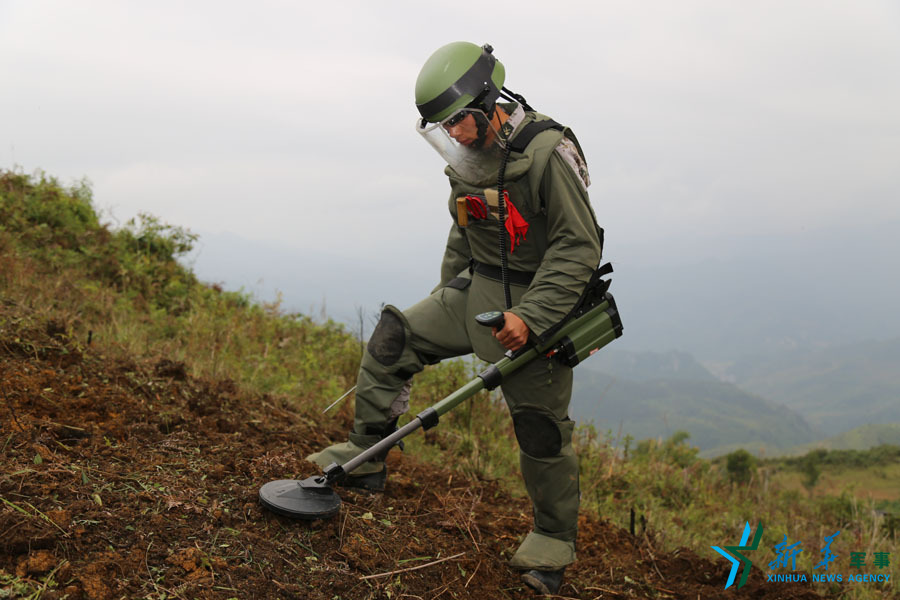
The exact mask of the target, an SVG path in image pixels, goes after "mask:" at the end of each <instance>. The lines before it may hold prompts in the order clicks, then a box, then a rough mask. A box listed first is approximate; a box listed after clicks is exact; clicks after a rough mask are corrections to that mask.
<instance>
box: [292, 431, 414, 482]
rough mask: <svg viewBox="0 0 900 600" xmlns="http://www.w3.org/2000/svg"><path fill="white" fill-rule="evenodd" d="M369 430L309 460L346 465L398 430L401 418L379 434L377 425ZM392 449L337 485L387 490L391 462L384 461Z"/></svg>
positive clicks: (322, 463)
mask: <svg viewBox="0 0 900 600" xmlns="http://www.w3.org/2000/svg"><path fill="white" fill-rule="evenodd" d="M366 431H367V434H366V435H360V434H358V433H355V432H351V433H350V440H349V441H347V442H344V443H342V444H334V445H332V446H329V447H328V448H325V449H324V450H322V451H321V452H316V453H314V454H310V455H309V456H308V457H307V458H306V460H308V461H310V462H314V463H316V464H317V465H319V466H320V467H322V468H323V469H326V468H327V467H329V466H331V464H332V463H337V464H339V465H342V464H344V463H346V462H347V461H349V460H351V459H353V458H356V457H357V456H358V455H359V454H361V453H362V452H364V451H365V450H368V449H369V448H371V447H372V446H374V445H375V444H377V443H378V442H380V441H381V440H383V439H384V438H386V437H387V436H389V435H391V434H392V433H394V432H395V431H397V418H394V419H392V420H391V421H390V422H389V423H388V424H387V425H386V426H385V427H384V429H382V430H381V431H380V432H379V433H375V432H376V431H378V429H377V428H368V429H367V430H366ZM397 445H398V446H399V447H400V449H401V450H402V449H403V442H399V443H398V444H397ZM390 451H391V448H388V449H387V450H385V451H384V452H382V453H381V454H380V455H376V456H375V457H374V458H373V459H371V460H368V461H366V462H364V463H363V464H361V465H360V466H359V467H357V468H356V469H355V470H354V471H353V472H352V473H349V474H347V475H346V476H345V477H344V478H343V479H341V480H340V481H338V482H337V484H338V485H341V486H343V487H349V488H358V489H363V490H368V491H372V492H383V491H384V485H385V482H386V481H387V465H385V464H384V460H385V458H387V454H388V452H390Z"/></svg>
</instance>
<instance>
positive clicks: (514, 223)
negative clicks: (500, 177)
mask: <svg viewBox="0 0 900 600" xmlns="http://www.w3.org/2000/svg"><path fill="white" fill-rule="evenodd" d="M503 198H505V199H506V212H507V213H509V216H508V217H507V218H506V231H507V233H509V252H510V254H512V253H513V252H515V250H516V244H520V243H522V242H524V241H525V235H526V234H527V233H528V221H526V220H525V219H523V218H522V215H520V214H519V211H518V210H516V207H515V205H514V204H513V203H512V202H510V201H509V192H507V191H506V190H503ZM520 238H521V239H520Z"/></svg>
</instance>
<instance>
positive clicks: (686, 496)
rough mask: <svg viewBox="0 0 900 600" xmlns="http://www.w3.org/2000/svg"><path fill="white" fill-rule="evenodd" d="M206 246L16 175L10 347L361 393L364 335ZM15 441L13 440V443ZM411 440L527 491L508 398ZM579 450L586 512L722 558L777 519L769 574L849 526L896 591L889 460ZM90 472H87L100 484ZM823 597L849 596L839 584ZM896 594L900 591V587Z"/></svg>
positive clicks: (441, 375)
mask: <svg viewBox="0 0 900 600" xmlns="http://www.w3.org/2000/svg"><path fill="white" fill-rule="evenodd" d="M195 240H196V236H194V235H193V234H191V233H190V232H188V231H186V230H183V229H181V228H178V227H173V226H170V225H166V224H164V223H161V222H160V221H158V220H157V219H155V218H154V217H152V216H149V215H142V216H140V217H139V218H137V219H135V220H134V221H132V222H130V223H128V224H127V225H126V226H125V227H123V228H121V229H118V230H113V229H110V227H109V226H108V225H105V224H103V223H101V222H100V220H99V218H98V217H97V214H96V212H95V211H94V209H93V205H92V200H91V195H90V188H89V186H87V185H86V184H85V183H84V182H81V183H77V184H76V185H74V186H70V187H64V186H62V185H60V184H59V182H57V181H56V180H54V179H53V178H50V177H47V176H45V175H43V174H41V173H38V174H36V175H25V174H23V173H19V172H9V171H7V172H2V171H0V300H2V304H0V331H2V334H3V339H4V340H7V342H6V343H7V344H12V346H15V345H17V344H19V345H20V346H21V347H17V349H18V351H20V352H25V353H31V354H40V353H42V352H47V351H49V349H47V348H41V347H34V346H28V345H26V344H25V343H23V342H20V338H21V339H25V338H26V336H24V335H20V334H21V333H23V332H26V331H28V330H35V329H40V330H44V331H46V332H47V333H49V334H51V335H53V336H55V337H59V338H61V339H65V340H66V344H65V347H66V348H67V351H70V352H84V351H86V349H87V348H88V347H90V348H91V351H92V352H95V353H101V354H104V355H107V356H109V357H111V358H113V359H117V360H120V361H121V362H122V363H123V365H126V367H127V364H128V363H129V361H133V360H134V357H144V358H145V359H147V360H150V361H156V362H157V363H158V366H159V368H163V369H170V370H172V371H173V372H176V373H177V372H178V371H179V370H183V371H184V372H185V373H187V374H190V375H193V376H195V377H199V378H222V377H226V378H229V379H231V380H233V381H234V383H235V385H236V386H237V387H238V388H240V389H241V390H243V391H247V392H250V393H252V394H258V395H262V396H265V395H271V396H273V397H277V398H278V399H286V400H289V401H290V402H291V405H292V407H293V409H294V410H295V411H296V413H297V414H298V415H299V416H300V418H303V419H307V420H308V422H309V423H310V424H311V426H315V424H316V423H318V422H319V421H317V420H316V419H319V418H320V417H319V415H318V413H319V412H320V411H321V410H322V409H323V408H324V407H325V406H326V405H327V404H328V403H329V402H330V401H331V400H332V399H334V398H337V397H338V396H339V395H340V394H341V393H342V392H343V391H344V390H346V389H348V388H350V387H352V385H353V384H354V382H355V379H356V372H357V369H358V365H359V358H360V340H358V339H355V338H354V337H353V336H352V335H351V334H350V333H349V332H348V331H347V330H346V328H345V327H344V326H343V325H341V324H339V323H335V322H333V321H331V320H328V319H320V320H314V319H312V318H310V317H308V316H305V315H301V314H293V313H285V312H284V311H283V310H282V308H281V306H280V303H279V302H275V303H260V302H256V301H254V300H253V299H252V298H251V297H249V296H248V295H247V294H244V293H241V292H228V291H224V290H222V289H221V288H219V287H218V286H215V285H205V284H203V283H201V282H199V281H198V280H197V279H196V277H195V276H194V274H193V273H192V272H191V271H190V270H189V269H187V268H185V267H184V266H182V265H181V264H180V263H179V262H178V258H179V257H180V256H182V255H183V254H185V253H186V252H187V251H189V250H190V248H191V246H192V244H193V242H194V241H195ZM13 349H16V348H13ZM480 370H481V367H480V365H478V364H476V363H474V362H472V361H466V360H456V361H447V362H445V363H442V364H441V365H439V366H437V367H430V368H428V369H426V371H425V372H424V373H422V374H420V375H419V376H417V378H416V380H415V384H414V388H413V394H412V407H411V410H410V414H416V413H417V412H419V411H420V410H421V409H423V408H425V407H426V406H429V405H431V404H433V403H435V402H437V401H438V400H440V399H442V398H443V397H445V396H446V395H447V394H449V393H450V392H451V391H453V390H455V389H457V388H458V387H460V386H461V385H462V384H463V383H465V382H467V381H469V380H470V379H471V378H472V377H474V376H475V375H476V374H477V372H478V371H480ZM137 384H140V382H136V385H137ZM151 391H152V390H151ZM334 412H335V413H337V416H336V417H332V418H337V419H339V420H341V421H342V422H343V423H346V424H347V425H348V427H349V423H350V422H351V418H352V405H351V403H350V402H345V403H343V404H342V405H341V406H340V407H339V408H337V409H335V410H334ZM11 437H12V436H11V435H10V436H9V437H5V436H4V438H3V441H2V445H3V446H4V447H5V446H7V445H8V444H9V443H10V439H11ZM407 444H408V450H407V451H408V452H410V453H413V454H416V455H418V456H421V457H422V458H423V459H425V460H430V461H434V462H436V463H440V464H444V465H446V464H447V463H448V461H447V457H448V456H452V457H453V458H454V460H453V461H452V463H453V466H454V468H455V469H456V470H457V471H458V472H459V473H460V474H461V476H462V477H468V478H479V479H492V480H501V481H502V482H503V483H504V484H505V485H506V487H507V488H509V489H510V490H512V491H513V493H518V494H524V487H523V485H522V483H521V479H520V475H519V466H518V448H517V444H516V441H515V435H514V432H513V429H512V425H511V420H510V418H509V415H508V411H507V409H506V406H505V403H504V402H503V400H502V398H501V397H500V396H499V394H498V393H488V392H482V393H480V394H478V395H477V396H475V397H474V398H472V399H470V400H468V401H466V402H465V403H463V404H462V405H460V406H459V407H458V408H457V409H455V410H454V411H453V412H451V413H449V414H448V415H445V416H444V417H443V418H442V419H441V427H439V428H437V429H435V430H432V431H429V432H427V433H426V434H424V435H422V434H417V435H415V436H411V438H408V440H407ZM575 445H576V449H577V451H578V454H579V465H580V471H581V486H582V505H583V508H584V510H586V511H591V512H594V513H596V514H597V515H599V516H602V517H604V518H608V519H610V520H612V521H614V522H616V523H618V524H619V525H621V526H622V527H625V528H628V527H629V521H630V514H631V511H632V510H634V511H635V513H636V514H637V515H638V522H639V523H641V522H643V523H645V524H646V525H645V526H640V529H645V530H646V534H647V536H648V539H649V540H651V541H652V544H653V546H654V547H656V548H660V549H663V550H670V551H671V550H675V549H677V548H679V547H687V548H690V549H692V550H694V551H696V552H697V553H699V554H701V555H704V556H706V557H708V558H710V559H711V560H720V559H721V558H720V557H719V556H718V555H717V554H715V553H714V552H713V551H712V550H711V549H710V546H711V545H725V544H733V543H736V541H737V538H738V537H739V533H740V530H741V529H742V527H743V524H744V522H746V521H749V522H750V523H751V526H754V525H755V524H756V522H758V521H762V522H763V523H765V530H766V534H765V537H764V543H765V544H768V547H767V548H765V550H762V549H760V551H759V553H758V555H756V556H754V564H755V565H758V566H763V568H764V565H765V564H766V563H768V561H770V560H773V559H774V556H775V553H774V551H773V549H772V547H771V546H772V545H774V543H775V542H776V541H780V540H781V538H782V536H784V535H787V536H788V538H789V540H790V541H791V542H793V541H797V540H801V541H802V547H803V548H804V549H805V550H806V551H805V552H803V553H802V554H801V555H800V556H799V559H798V570H800V571H803V572H806V573H811V572H812V567H813V566H814V561H815V560H817V558H818V557H819V552H818V550H819V548H821V546H822V540H823V538H824V536H826V535H830V534H831V533H833V532H834V531H837V530H840V531H841V532H842V533H841V536H840V537H839V538H838V539H837V540H836V542H835V545H834V547H835V549H836V551H837V549H838V548H840V552H838V554H842V555H843V556H844V557H846V556H847V554H848V553H849V552H850V551H865V552H867V553H868V556H870V557H871V556H872V553H874V552H890V553H891V557H892V560H891V565H890V567H889V568H888V569H885V570H884V571H886V572H887V571H889V572H890V573H891V575H892V577H891V579H892V580H894V581H895V580H896V579H897V577H898V576H900V570H898V566H897V565H898V564H900V552H898V549H900V544H898V531H897V530H898V529H900V527H898V526H897V524H896V523H894V525H893V526H892V525H891V523H892V521H891V518H890V517H888V516H885V515H882V514H880V513H879V512H878V511H877V510H876V509H878V508H880V509H882V510H885V509H890V510H895V511H898V512H900V497H898V496H900V494H898V492H897V490H896V485H894V488H893V489H894V494H893V495H892V494H891V493H890V491H891V483H892V482H893V483H895V482H896V481H897V479H898V475H900V466H898V464H897V456H898V455H894V454H891V451H890V450H882V451H880V452H881V454H878V455H877V456H876V455H875V454H872V455H866V456H861V455H853V454H841V455H837V454H831V453H825V454H821V453H819V454H813V455H812V458H810V459H807V460H806V462H805V463H804V462H803V461H802V460H801V459H797V461H798V462H789V460H783V461H780V462H775V461H764V462H762V463H760V464H756V463H755V462H753V461H747V462H744V463H740V462H739V461H735V462H734V464H744V465H745V466H744V467H743V468H745V469H746V471H745V472H744V475H746V477H736V476H735V471H734V469H736V468H737V467H734V466H732V470H731V471H729V469H728V465H727V459H726V458H725V457H723V458H722V459H718V460H716V461H708V460H704V459H701V458H700V457H698V455H697V449H696V448H693V447H691V446H690V444H689V437H688V436H687V434H684V433H677V434H676V435H674V436H672V437H671V438H669V439H668V440H644V441H640V442H638V443H635V440H633V439H631V438H630V437H628V436H624V437H623V436H621V435H615V434H613V432H598V431H596V430H595V429H593V428H591V427H582V428H580V429H579V430H578V432H577V434H576V439H575ZM876 458H877V461H876V462H875V463H873V461H874V460H875V459H876ZM790 460H794V459H790ZM879 461H880V462H879ZM810 465H812V466H810ZM816 472H818V475H816V478H815V481H812V482H811V485H806V486H804V485H803V484H802V481H803V480H804V477H812V475H813V474H815V473H816ZM89 479H90V474H89V473H87V472H83V473H82V482H83V484H85V485H87V484H88V482H89ZM131 481H132V482H133V483H134V485H135V486H138V487H140V488H142V489H147V487H146V486H148V485H150V486H155V485H157V484H154V483H153V482H151V481H150V480H149V479H140V478H139V476H138V474H135V475H134V476H133V478H132V479H131ZM798 482H800V483H798ZM154 489H155V488H154ZM98 493H99V492H98ZM876 500H877V501H880V502H881V503H880V504H876ZM4 502H6V503H10V502H9V501H7V500H5V499H4ZM15 508H16V509H18V510H21V511H25V512H27V511H26V510H25V509H23V508H21V507H19V506H15ZM28 514H29V515H30V516H31V517H33V518H40V517H39V516H38V515H35V514H32V513H28ZM639 533H640V531H639ZM462 534H463V533H461V535H462ZM232 539H233V538H232ZM773 540H774V541H773ZM770 542H771V543H770ZM222 550H223V551H227V550H228V548H222ZM842 560H843V559H842ZM845 567H846V564H845V565H844V567H842V568H844V570H845V571H848V570H849V569H847V568H845ZM148 575H150V574H149V573H148ZM151 581H152V580H151ZM152 583H153V586H154V588H156V582H155V581H152ZM41 585H44V586H47V585H49V584H48V583H47V582H46V581H45V582H43V583H34V582H31V581H27V580H24V579H21V578H18V577H16V576H13V575H8V574H3V573H0V586H2V587H0V592H2V591H6V590H17V591H16V593H19V595H24V596H26V597H27V596H28V594H32V595H33V594H34V593H35V592H36V591H38V590H39V589H40V586H41ZM817 586H818V587H817V589H819V590H820V591H822V592H824V593H827V594H831V593H832V590H829V588H828V587H827V585H826V584H817ZM888 589H889V590H891V593H893V594H895V595H896V594H897V590H898V587H897V584H896V583H893V582H892V583H891V584H890V585H889V586H888ZM156 591H157V593H162V592H164V591H165V590H164V588H162V587H160V588H158V589H156ZM835 593H836V594H839V595H841V597H844V598H848V599H854V600H856V599H858V600H868V599H869V598H880V597H883V595H884V593H885V590H884V589H883V588H882V587H879V586H878V585H874V584H871V585H870V584H866V585H856V586H844V587H842V588H840V589H839V590H837V592H835Z"/></svg>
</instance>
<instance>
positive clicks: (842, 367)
mask: <svg viewBox="0 0 900 600" xmlns="http://www.w3.org/2000/svg"><path fill="white" fill-rule="evenodd" d="M727 375H728V377H729V380H731V381H733V382H734V383H735V384H736V385H738V386H739V387H741V388H742V389H745V390H748V391H749V392H751V393H754V394H758V395H760V396H764V397H766V398H768V399H770V400H772V401H774V402H778V403H780V404H784V405H785V406H788V407H790V408H792V409H793V410H795V411H797V412H799V413H800V414H802V415H803V417H804V418H805V419H806V420H807V421H808V422H809V423H810V424H811V425H812V426H813V427H815V428H817V429H821V430H822V431H823V432H825V434H826V435H832V436H833V435H837V434H840V433H842V432H845V431H849V430H851V429H853V428H855V427H859V426H861V425H866V424H871V423H896V422H900V338H894V339H890V340H886V341H868V342H859V343H854V344H846V345H842V346H837V347H833V348H829V349H826V350H819V351H816V352H801V351H798V350H795V351H788V352H779V353H773V354H766V355H759V356H755V357H746V358H744V359H741V360H738V361H736V362H735V363H734V364H733V365H732V366H731V367H730V368H729V369H728V370H727Z"/></svg>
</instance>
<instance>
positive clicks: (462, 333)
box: [309, 42, 603, 594]
mask: <svg viewBox="0 0 900 600" xmlns="http://www.w3.org/2000/svg"><path fill="white" fill-rule="evenodd" d="M492 51H493V50H492V48H491V47H490V46H487V45H485V46H484V47H479V46H477V45H475V44H471V43H468V42H455V43H452V44H448V45H446V46H443V47H441V48H439V49H438V50H437V51H436V52H435V53H434V54H433V55H432V56H431V57H430V58H429V59H428V60H427V61H426V63H425V65H424V66H423V67H422V70H421V72H420V73H419V77H418V79H417V81H416V105H417V107H418V109H419V113H420V114H421V119H420V120H419V122H418V124H417V130H418V131H419V133H420V134H421V135H422V136H423V137H424V138H425V139H426V140H427V141H428V142H429V143H430V144H431V145H432V146H433V147H434V148H435V149H436V150H437V151H438V152H439V153H440V154H441V155H442V156H443V157H444V158H445V159H446V160H447V163H448V166H447V168H446V169H445V172H446V174H447V176H448V178H449V181H450V187H451V193H450V205H449V208H450V215H451V217H452V219H453V223H452V225H451V227H450V235H449V238H448V240H447V247H446V251H445V253H444V259H443V263H442V265H441V281H440V284H439V285H438V286H437V287H436V288H435V289H434V290H433V291H432V293H431V295H430V296H429V297H427V298H425V299H424V300H422V301H421V302H419V303H418V304H416V305H414V306H413V307H411V308H409V309H407V310H405V311H402V312H401V311H399V310H397V309H396V308H394V307H393V306H387V307H385V309H384V312H383V313H382V315H381V320H380V321H379V323H378V325H377V326H376V328H375V331H374V332H373V334H372V338H371V340H370V341H369V344H368V347H367V351H366V353H365V355H364V357H363V361H362V365H361V367H360V372H359V379H358V381H357V390H356V417H355V421H354V427H353V431H352V432H351V433H350V435H349V441H347V442H345V443H343V444H336V445H333V446H331V447H329V448H326V449H325V450H323V451H322V452H318V453H316V454H313V455H312V456H310V457H309V459H310V460H312V461H314V462H316V463H317V464H319V465H320V466H322V467H326V466H328V465H329V464H331V463H333V462H337V463H338V464H343V463H345V462H346V461H348V460H350V459H351V458H353V457H354V456H356V455H358V454H359V453H360V452H362V451H363V450H364V449H366V448H369V447H371V446H373V445H374V444H376V443H377V442H378V441H379V440H381V439H383V438H384V437H386V436H387V435H389V434H390V433H391V432H393V431H394V430H395V429H396V424H397V419H398V418H399V416H400V415H401V414H403V413H404V412H406V410H407V408H408V398H409V390H410V383H411V379H412V377H413V375H414V374H416V373H418V372H420V371H421V370H422V369H423V368H424V367H425V365H428V364H434V363H437V362H439V361H440V360H442V359H444V358H449V357H453V356H460V355H464V354H469V353H471V352H473V351H474V352H475V354H476V355H477V356H478V357H479V358H481V359H483V360H486V361H488V362H496V361H497V360H499V359H500V358H502V356H503V354H504V352H505V351H515V350H518V349H520V348H521V347H523V346H524V345H525V344H526V343H528V342H529V340H531V341H544V340H546V339H547V338H548V337H549V336H551V335H552V334H553V332H554V331H555V330H556V329H557V328H558V327H559V325H560V324H561V323H562V322H564V321H565V320H566V319H567V317H568V316H569V315H570V312H571V311H572V309H573V307H574V306H575V305H576V303H577V302H578V300H579V297H580V296H581V294H582V293H583V292H584V289H585V286H586V284H587V282H588V281H589V279H590V278H591V275H592V274H593V273H594V271H595V270H596V269H597V266H598V264H599V262H600V255H601V246H602V236H603V233H602V230H601V229H600V228H599V226H598V225H597V222H596V218H595V217H594V212H593V210H592V209H591V206H590V202H589V200H588V196H587V186H588V185H589V179H588V173H587V166H586V164H585V161H584V157H583V155H582V153H581V149H580V147H579V146H578V142H577V140H576V139H575V137H574V135H573V134H572V133H571V131H569V130H568V129H567V128H564V127H562V126H560V125H558V124H557V123H555V122H554V121H552V120H549V119H547V118H546V117H544V116H542V115H539V114H537V113H535V112H533V111H532V110H531V108H530V107H529V106H528V105H527V103H526V102H525V101H524V98H522V97H521V96H517V95H515V94H513V93H512V92H510V91H509V90H507V89H506V88H505V87H503V82H504V79H505V70H504V67H503V65H502V64H501V63H500V62H499V61H497V60H496V59H495V58H494V56H493V54H492ZM500 96H502V97H503V98H505V99H507V100H511V102H509V103H497V100H498V99H499V97H500ZM512 100H516V101H515V102H512ZM498 184H499V185H498ZM498 190H502V193H501V191H498ZM501 232H502V233H501ZM501 241H502V247H501ZM504 280H505V283H504ZM503 305H505V308H506V310H505V311H504V312H503V315H504V318H505V319H504V325H503V327H502V328H501V329H499V330H498V329H496V328H494V329H492V330H491V329H488V328H486V327H483V326H481V325H478V324H477V323H476V322H475V321H474V316H475V315H477V314H480V313H482V312H486V311H490V310H496V309H498V308H501V307H503ZM501 389H502V391H503V396H504V398H505V399H506V402H507V404H508V405H509V409H510V413H511V414H512V418H513V424H514V427H515V432H516V438H517V440H518V442H519V448H520V464H521V468H522V475H523V477H524V479H525V485H526V488H527V490H528V494H529V496H530V497H531V500H532V502H533V507H534V530H533V531H532V532H531V533H529V534H528V536H527V537H526V538H525V540H524V541H523V543H522V544H521V546H520V547H519V548H518V550H517V551H516V553H515V555H514V556H513V558H512V560H511V561H510V564H511V566H512V567H514V568H516V569H521V570H522V571H523V580H524V581H525V582H526V583H527V584H528V585H529V586H531V587H533V588H535V589H537V590H538V591H540V592H542V593H545V594H546V593H556V592H557V591H558V589H559V587H560V584H561V581H562V576H563V571H564V570H565V567H566V566H567V565H569V564H571V563H572V562H573V561H574V560H575V538H576V526H577V518H578V500H579V498H578V496H579V490H578V462H577V458H576V456H575V454H574V451H573V449H572V444H571V440H572V432H573V429H574V425H575V424H574V422H573V421H571V420H570V419H569V417H568V407H569V400H570V397H571V391H572V372H571V368H569V367H567V366H565V365H563V364H560V363H559V362H558V361H556V360H553V359H551V358H547V357H542V358H539V359H536V360H534V361H532V362H531V363H529V364H528V365H526V366H525V367H523V368H521V369H520V370H518V371H516V372H515V373H513V374H512V375H510V376H508V377H506V378H505V379H504V380H503V381H502V383H501ZM379 458H380V460H377V461H372V462H369V463H365V464H364V465H363V466H361V467H359V468H358V469H357V470H356V471H354V472H353V474H352V475H351V476H349V477H347V479H346V480H345V481H344V485H349V486H355V487H361V488H364V489H370V490H382V489H384V482H385V478H386V474H387V470H386V467H385V465H384V462H383V461H384V458H385V456H384V455H382V456H380V457H379Z"/></svg>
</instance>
